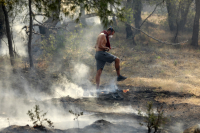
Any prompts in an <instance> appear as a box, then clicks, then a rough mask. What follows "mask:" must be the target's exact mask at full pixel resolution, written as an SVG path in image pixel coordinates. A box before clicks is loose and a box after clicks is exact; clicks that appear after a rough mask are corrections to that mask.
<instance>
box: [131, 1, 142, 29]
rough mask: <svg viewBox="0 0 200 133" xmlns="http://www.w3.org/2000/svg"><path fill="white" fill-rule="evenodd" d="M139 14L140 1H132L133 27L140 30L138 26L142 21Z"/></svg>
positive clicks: (140, 8) (140, 9) (140, 10)
mask: <svg viewBox="0 0 200 133" xmlns="http://www.w3.org/2000/svg"><path fill="white" fill-rule="evenodd" d="M141 12H142V1H141V0H135V1H134V12H133V18H134V21H135V27H136V28H138V29H139V28H140V24H141V21H142V18H141Z"/></svg>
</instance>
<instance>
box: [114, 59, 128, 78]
mask: <svg viewBox="0 0 200 133" xmlns="http://www.w3.org/2000/svg"><path fill="white" fill-rule="evenodd" d="M119 64H120V60H119V58H116V59H115V69H116V72H117V76H118V77H117V81H123V80H125V79H126V78H127V77H124V76H121V75H120V65H119Z"/></svg>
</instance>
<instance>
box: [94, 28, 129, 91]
mask: <svg viewBox="0 0 200 133" xmlns="http://www.w3.org/2000/svg"><path fill="white" fill-rule="evenodd" d="M114 34H115V31H114V29H113V28H108V30H107V31H103V32H101V34H99V35H98V38H97V43H96V46H95V48H96V55H95V59H96V64H97V74H96V85H97V89H98V88H99V83H100V76H101V73H102V70H103V68H104V66H105V64H106V62H109V63H112V62H113V61H115V69H116V72H117V76H118V77H117V81H123V80H125V79H126V78H127V77H124V76H121V75H120V65H119V64H120V60H119V58H117V57H116V56H114V55H112V54H110V53H108V51H109V50H110V49H111V46H110V41H109V38H112V36H113V35H114Z"/></svg>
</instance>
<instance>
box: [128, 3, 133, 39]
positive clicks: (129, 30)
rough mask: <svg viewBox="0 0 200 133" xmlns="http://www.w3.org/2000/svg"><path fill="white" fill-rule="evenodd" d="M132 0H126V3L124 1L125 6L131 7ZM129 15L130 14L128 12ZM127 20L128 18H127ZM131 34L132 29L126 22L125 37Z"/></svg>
mask: <svg viewBox="0 0 200 133" xmlns="http://www.w3.org/2000/svg"><path fill="white" fill-rule="evenodd" d="M131 2H132V1H131V0H127V3H126V8H131V6H132V3H131ZM128 15H130V14H128ZM128 21H129V19H128ZM132 36H133V31H132V29H131V26H130V25H128V24H126V38H127V39H128V38H129V37H132Z"/></svg>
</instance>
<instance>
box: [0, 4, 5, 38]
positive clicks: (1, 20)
mask: <svg viewBox="0 0 200 133" xmlns="http://www.w3.org/2000/svg"><path fill="white" fill-rule="evenodd" d="M4 21H5V20H4V15H3V10H2V4H0V39H1V38H2V37H3V35H4Z"/></svg>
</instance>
